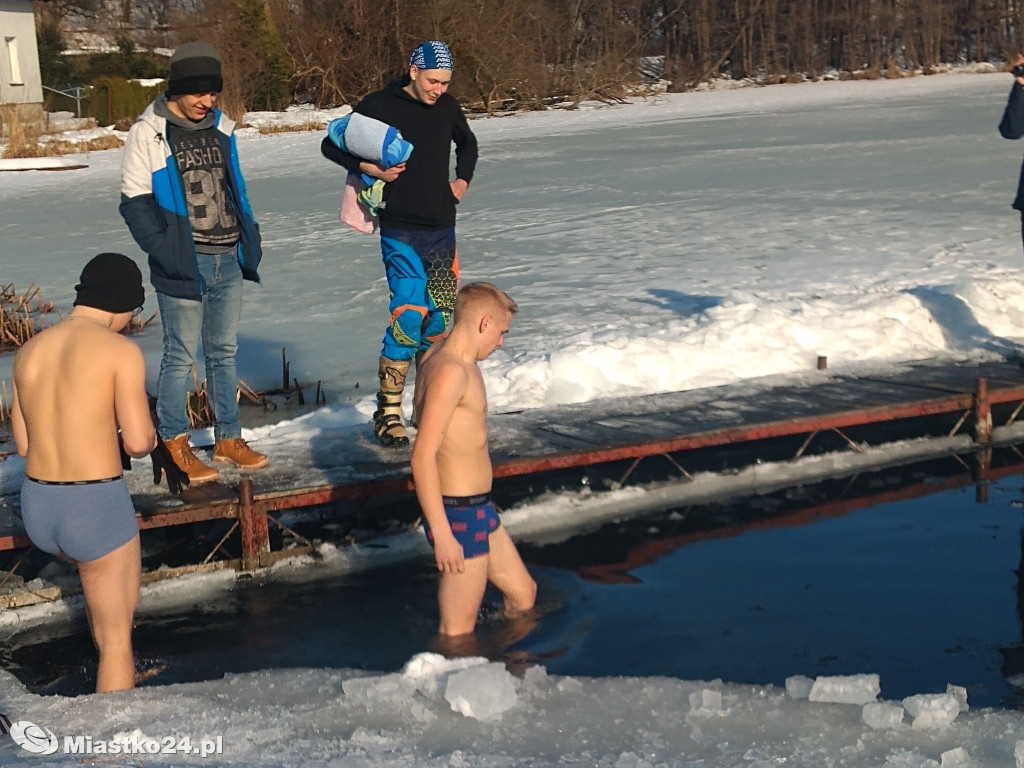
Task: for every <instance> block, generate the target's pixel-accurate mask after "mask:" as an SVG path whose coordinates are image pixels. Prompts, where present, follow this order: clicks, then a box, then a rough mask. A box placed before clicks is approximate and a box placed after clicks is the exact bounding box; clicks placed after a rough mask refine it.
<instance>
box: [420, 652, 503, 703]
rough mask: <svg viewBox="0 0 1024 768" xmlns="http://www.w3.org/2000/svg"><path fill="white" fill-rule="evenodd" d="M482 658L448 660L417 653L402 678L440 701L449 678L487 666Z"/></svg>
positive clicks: (421, 691) (436, 655)
mask: <svg viewBox="0 0 1024 768" xmlns="http://www.w3.org/2000/svg"><path fill="white" fill-rule="evenodd" d="M487 663H488V661H487V659H485V658H483V657H480V656H467V657H464V658H459V659H446V658H445V657H444V656H442V655H441V654H439V653H417V654H416V655H415V656H413V657H412V658H411V659H409V661H407V662H406V663H405V666H404V667H403V668H402V677H403V678H405V679H406V680H409V681H411V682H412V683H413V687H414V688H415V689H416V690H418V691H419V692H420V693H422V694H423V695H424V696H426V697H427V698H428V699H432V700H434V701H440V700H441V699H442V698H444V689H445V686H446V685H447V684H448V678H449V677H450V676H451V675H453V674H455V673H456V672H459V671H461V670H463V669H469V668H470V667H479V666H483V665H484V664H487Z"/></svg>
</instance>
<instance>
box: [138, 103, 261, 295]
mask: <svg viewBox="0 0 1024 768" xmlns="http://www.w3.org/2000/svg"><path fill="white" fill-rule="evenodd" d="M214 115H215V120H214V125H215V127H216V129H217V134H218V138H219V139H220V143H221V149H222V151H223V153H224V157H226V158H228V160H227V180H228V184H227V186H228V190H229V192H230V198H231V204H232V205H233V207H234V210H235V215H236V216H237V218H238V222H239V228H240V238H239V242H238V263H239V264H240V265H241V267H242V276H243V277H244V278H245V279H247V280H254V281H256V282H259V274H258V273H257V268H258V267H259V264H260V258H261V257H262V255H263V251H262V249H261V247H260V242H261V241H260V228H259V224H257V222H256V219H255V218H253V215H252V208H251V207H250V205H249V198H248V196H247V195H246V192H245V179H243V178H242V169H241V167H240V166H239V164H238V148H237V146H236V144H235V134H234V131H235V121H234V120H231V119H230V118H228V117H226V116H225V115H224V114H223V113H222V112H221V111H220V110H219V109H215V110H214ZM119 210H120V212H121V216H122V217H124V220H125V222H126V223H127V224H128V229H129V231H130V232H131V233H132V237H133V238H135V242H136V243H138V244H139V247H140V248H142V250H143V251H145V252H146V253H147V254H148V255H149V274H150V280H151V281H152V283H153V287H154V288H155V289H156V290H157V291H158V292H160V293H164V294H167V295H168V296H175V297H177V298H181V299H196V300H199V299H200V298H201V297H202V291H203V286H202V284H201V280H200V278H199V267H198V264H197V262H196V258H197V257H196V249H195V242H194V240H193V236H192V225H191V224H190V223H189V218H188V208H187V206H186V204H185V191H184V188H183V186H182V180H181V173H180V172H179V171H178V165H177V163H176V162H175V160H174V155H173V152H172V150H171V147H170V144H169V142H168V141H167V119H166V118H164V117H161V116H159V115H158V114H156V113H155V112H154V110H153V105H152V104H150V105H149V106H148V107H146V110H145V111H144V112H143V113H142V114H141V115H140V116H139V118H138V119H137V120H136V121H135V124H134V125H133V126H132V127H131V130H130V131H129V132H128V139H127V141H126V142H125V145H124V157H123V159H122V161H121V205H120V207H119Z"/></svg>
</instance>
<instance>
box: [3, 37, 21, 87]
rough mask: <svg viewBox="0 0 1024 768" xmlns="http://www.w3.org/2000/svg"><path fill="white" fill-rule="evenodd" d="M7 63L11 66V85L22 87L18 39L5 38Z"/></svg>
mask: <svg viewBox="0 0 1024 768" xmlns="http://www.w3.org/2000/svg"><path fill="white" fill-rule="evenodd" d="M4 42H5V43H6V44H7V61H8V62H10V65H11V85H21V84H22V81H21V61H20V60H19V59H18V38H16V37H5V38H4Z"/></svg>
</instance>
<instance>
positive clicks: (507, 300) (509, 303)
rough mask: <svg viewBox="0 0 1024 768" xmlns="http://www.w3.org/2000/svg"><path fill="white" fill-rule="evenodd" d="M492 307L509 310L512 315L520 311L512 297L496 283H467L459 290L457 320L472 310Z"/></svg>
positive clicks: (456, 301)
mask: <svg viewBox="0 0 1024 768" xmlns="http://www.w3.org/2000/svg"><path fill="white" fill-rule="evenodd" d="M487 305H490V306H492V307H495V308H498V309H504V310H507V311H508V313H509V314H510V315H514V314H515V313H516V312H518V311H519V305H518V304H516V303H515V301H513V299H512V297H511V296H509V295H508V294H507V293H505V292H504V291H503V290H501V288H499V287H498V286H496V285H494V283H484V282H479V283H466V285H464V286H462V287H461V288H459V293H458V295H457V296H456V298H455V318H456V320H458V318H459V316H460V315H467V314H469V313H470V310H471V309H479V308H482V307H485V306H487Z"/></svg>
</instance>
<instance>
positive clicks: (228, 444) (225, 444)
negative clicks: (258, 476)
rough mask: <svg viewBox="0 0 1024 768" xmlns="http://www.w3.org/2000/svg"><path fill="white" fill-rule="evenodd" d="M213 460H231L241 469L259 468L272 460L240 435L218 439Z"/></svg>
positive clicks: (230, 461)
mask: <svg viewBox="0 0 1024 768" xmlns="http://www.w3.org/2000/svg"><path fill="white" fill-rule="evenodd" d="M213 460H214V461H226V462H229V463H231V464H234V465H235V466H236V467H238V468H239V469H259V468H260V467H265V466H267V464H268V463H269V462H270V459H268V458H267V457H266V455H265V454H262V453H259V452H258V451H254V450H253V449H252V448H250V447H249V445H248V443H246V442H245V440H243V439H242V438H240V437H231V438H226V439H224V440H218V441H217V444H216V445H215V446H214V447H213Z"/></svg>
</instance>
